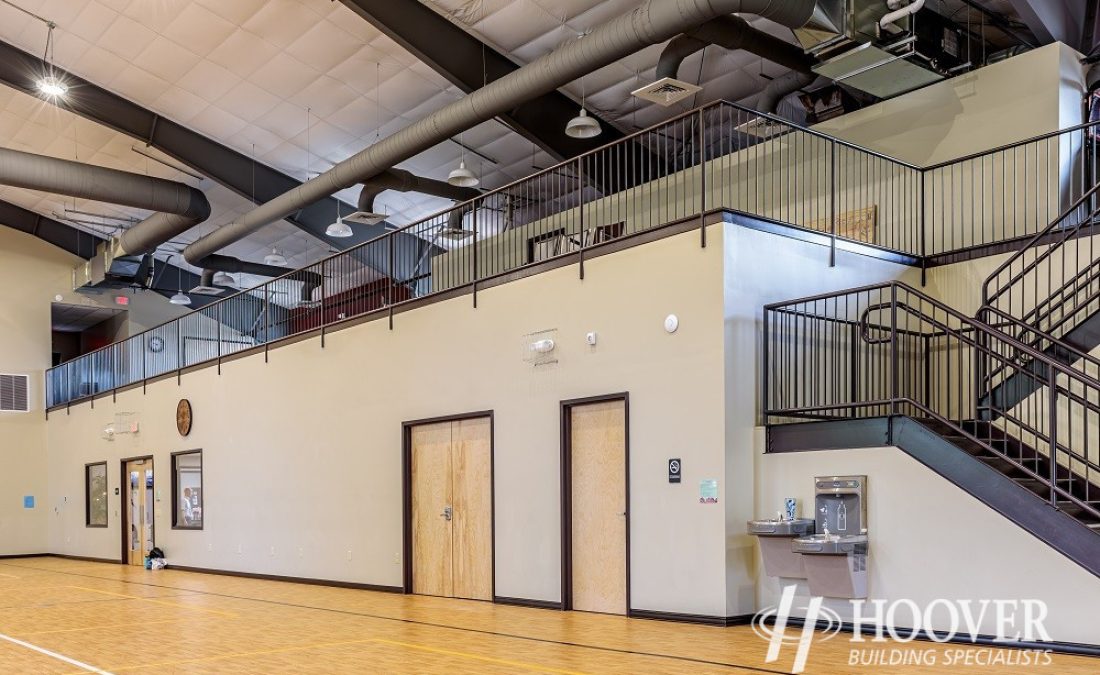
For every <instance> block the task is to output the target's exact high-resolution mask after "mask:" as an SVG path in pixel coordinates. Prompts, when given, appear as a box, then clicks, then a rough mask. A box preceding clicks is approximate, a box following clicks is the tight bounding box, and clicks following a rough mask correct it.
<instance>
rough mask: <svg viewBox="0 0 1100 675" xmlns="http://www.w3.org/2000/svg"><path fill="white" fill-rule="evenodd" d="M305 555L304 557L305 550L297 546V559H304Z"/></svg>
mask: <svg viewBox="0 0 1100 675" xmlns="http://www.w3.org/2000/svg"><path fill="white" fill-rule="evenodd" d="M305 555H306V551H305V549H304V548H302V547H301V546H299V547H298V557H299V558H304V557H305Z"/></svg>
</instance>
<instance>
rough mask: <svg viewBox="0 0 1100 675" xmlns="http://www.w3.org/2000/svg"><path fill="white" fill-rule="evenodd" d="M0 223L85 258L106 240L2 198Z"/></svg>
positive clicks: (92, 253)
mask: <svg viewBox="0 0 1100 675" xmlns="http://www.w3.org/2000/svg"><path fill="white" fill-rule="evenodd" d="M0 225H6V226H7V227H10V228H12V229H13V230H19V231H20V232H26V233H27V234H31V235H34V236H35V237H38V238H39V239H41V240H43V241H46V242H49V243H51V244H53V245H54V246H56V247H58V248H60V249H63V250H65V251H68V252H69V253H72V254H73V255H75V256H79V257H81V258H83V259H85V260H88V259H90V258H91V257H92V256H94V255H95V251H96V247H97V246H98V245H99V243H100V242H102V241H104V240H103V239H102V238H100V237H97V236H95V235H93V234H89V233H88V232H84V231H83V230H78V229H76V228H75V227H70V226H69V225H66V224H64V223H61V222H58V221H56V220H54V219H53V218H47V217H46V216H43V215H39V214H37V213H35V212H34V211H28V210H27V209H25V208H23V207H21V206H16V205H15V204H12V203H10V202H6V201H2V200H0Z"/></svg>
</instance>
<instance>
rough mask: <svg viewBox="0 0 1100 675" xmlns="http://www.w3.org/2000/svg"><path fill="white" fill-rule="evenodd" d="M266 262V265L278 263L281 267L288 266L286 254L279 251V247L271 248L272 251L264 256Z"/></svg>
mask: <svg viewBox="0 0 1100 675" xmlns="http://www.w3.org/2000/svg"><path fill="white" fill-rule="evenodd" d="M264 264H265V265H278V266H280V267H285V266H286V256H284V255H283V254H282V253H279V249H277V248H273V249H271V253H268V254H267V255H265V256H264Z"/></svg>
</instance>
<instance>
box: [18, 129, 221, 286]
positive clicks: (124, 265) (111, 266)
mask: <svg viewBox="0 0 1100 675" xmlns="http://www.w3.org/2000/svg"><path fill="white" fill-rule="evenodd" d="M0 185H9V186H11V187H20V188H26V189H28V190H41V191H43V192H52V193H54V194H60V195H65V196H67V197H78V198H80V199H94V200H96V201H100V202H107V203H110V204H121V205H123V206H132V207H134V208H138V209H145V210H148V211H156V213H154V214H153V215H151V216H149V217H148V218H146V219H145V220H143V221H141V222H140V223H136V224H135V225H133V226H132V227H130V228H129V229H128V230H126V231H125V232H124V233H123V234H122V235H121V236H120V237H118V238H117V239H115V240H113V241H111V242H109V243H108V244H106V245H105V246H103V247H101V250H100V251H99V252H98V253H97V254H96V256H95V257H93V259H92V260H90V261H88V262H87V263H82V264H81V265H80V266H78V267H77V268H76V269H75V270H74V275H73V287H74V288H80V287H82V286H86V285H89V284H91V285H98V284H100V283H103V282H105V281H106V280H107V277H108V276H109V275H115V276H133V272H134V270H135V269H140V265H141V262H142V257H143V256H144V255H145V254H148V253H152V252H153V251H154V250H155V249H156V247H157V246H159V245H160V244H163V243H164V242H166V241H168V240H169V239H171V238H172V237H175V236H176V235H179V234H181V233H183V232H185V231H187V230H189V229H191V228H192V227H194V226H195V225H198V224H199V223H201V222H203V221H204V220H206V219H207V218H209V217H210V203H209V202H208V201H207V200H206V195H204V194H203V193H202V191H201V190H197V189H195V188H193V187H191V186H189V185H185V184H183V183H178V182H176V181H171V180H165V179H163V178H154V177H152V176H142V175H140V174H136V173H129V172H126V171H119V170H117V169H108V168H106V167H102V166H94V165H91V164H82V163H80V162H73V161H70V160H67V159H58V158H56V157H46V156H44V155H35V154H31V153H29V152H20V151H18V150H11V149H8V148H0Z"/></svg>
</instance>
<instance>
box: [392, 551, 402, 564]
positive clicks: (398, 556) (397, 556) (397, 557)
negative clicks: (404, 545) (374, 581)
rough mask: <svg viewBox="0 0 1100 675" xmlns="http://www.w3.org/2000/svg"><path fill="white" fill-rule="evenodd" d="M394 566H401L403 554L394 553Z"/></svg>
mask: <svg viewBox="0 0 1100 675" xmlns="http://www.w3.org/2000/svg"><path fill="white" fill-rule="evenodd" d="M393 564H394V565H400V564H401V554H400V553H394V554H393Z"/></svg>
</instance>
